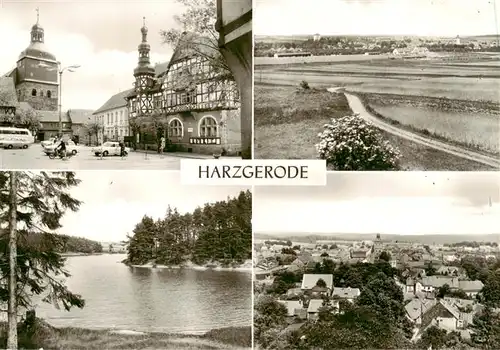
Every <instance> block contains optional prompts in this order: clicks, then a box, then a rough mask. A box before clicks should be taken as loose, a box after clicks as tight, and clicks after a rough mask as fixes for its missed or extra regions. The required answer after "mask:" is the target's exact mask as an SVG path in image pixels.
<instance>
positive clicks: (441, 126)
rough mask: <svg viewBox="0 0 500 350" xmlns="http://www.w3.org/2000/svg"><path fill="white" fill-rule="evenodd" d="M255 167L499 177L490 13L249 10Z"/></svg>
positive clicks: (443, 3)
mask: <svg viewBox="0 0 500 350" xmlns="http://www.w3.org/2000/svg"><path fill="white" fill-rule="evenodd" d="M255 11H256V15H255V28H254V55H255V57H254V61H255V71H254V81H255V92H254V96H255V100H254V111H255V114H254V121H255V146H254V147H255V158H259V159H324V160H326V163H327V167H328V170H333V171H335V170H341V171H342V170H343V171H369V170H418V171H421V170H428V171H490V170H498V169H499V168H500V148H499V142H500V141H499V140H500V94H499V93H498V91H499V88H500V80H499V79H500V65H499V62H500V36H499V33H500V24H499V22H498V18H500V3H498V1H495V0H474V1H469V0H403V1H402V0H310V1H307V2H306V1H300V0H256V2H255Z"/></svg>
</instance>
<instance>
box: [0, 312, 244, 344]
mask: <svg viewBox="0 0 500 350" xmlns="http://www.w3.org/2000/svg"><path fill="white" fill-rule="evenodd" d="M24 329H25V327H24V325H23V324H20V325H19V326H18V333H19V342H18V343H19V347H20V348H27V349H33V348H36V349H40V348H43V349H54V350H59V349H60V350H63V349H179V348H183V349H193V350H198V349H250V348H251V342H252V334H251V327H250V326H248V327H227V328H221V329H214V330H212V331H209V332H207V333H205V334H203V335H183V334H168V333H145V332H135V331H130V330H92V329H85V328H74V327H64V328H57V327H53V326H51V325H50V324H48V323H47V322H45V321H44V320H41V319H37V322H36V326H35V330H34V331H31V332H29V334H28V332H26V331H25V330H24ZM6 341H7V324H6V323H1V324H0V347H1V348H5V345H6Z"/></svg>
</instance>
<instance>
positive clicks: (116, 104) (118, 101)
mask: <svg viewBox="0 0 500 350" xmlns="http://www.w3.org/2000/svg"><path fill="white" fill-rule="evenodd" d="M133 91H134V89H128V90H125V91H122V92H119V93H117V94H116V95H113V96H111V97H110V99H109V100H107V101H106V103H104V104H103V105H102V106H101V107H99V108H98V109H97V110H96V111H95V112H94V113H92V114H93V115H95V114H99V113H102V112H106V111H109V110H111V109H116V108H121V107H125V106H127V100H126V99H125V97H127V96H128V94H130V93H131V92H133Z"/></svg>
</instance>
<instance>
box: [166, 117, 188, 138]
mask: <svg viewBox="0 0 500 350" xmlns="http://www.w3.org/2000/svg"><path fill="white" fill-rule="evenodd" d="M183 129H184V128H183V126H182V122H181V121H180V120H179V119H177V118H174V119H172V120H171V121H170V123H169V124H168V136H170V137H182V136H184V135H183V134H184V130H183Z"/></svg>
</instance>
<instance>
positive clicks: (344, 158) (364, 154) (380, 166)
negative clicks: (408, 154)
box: [316, 115, 401, 170]
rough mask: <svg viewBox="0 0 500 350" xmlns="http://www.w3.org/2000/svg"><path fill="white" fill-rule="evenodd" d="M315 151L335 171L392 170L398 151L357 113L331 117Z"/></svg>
mask: <svg viewBox="0 0 500 350" xmlns="http://www.w3.org/2000/svg"><path fill="white" fill-rule="evenodd" d="M318 136H319V138H320V142H319V143H318V144H317V145H316V150H317V152H318V155H319V157H320V158H321V159H326V163H327V164H328V165H331V166H333V167H334V169H335V170H396V169H398V168H399V159H400V157H401V154H400V152H399V150H398V149H396V148H395V147H393V146H392V145H391V144H390V143H389V142H388V141H384V140H383V138H382V136H381V135H380V133H379V132H378V130H377V129H376V128H375V127H374V126H373V125H372V124H369V123H368V122H366V121H364V120H363V119H362V118H360V117H359V116H358V115H353V116H346V117H342V118H339V119H332V120H331V122H330V123H328V124H325V130H324V131H323V132H322V133H320V134H319V135H318Z"/></svg>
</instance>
